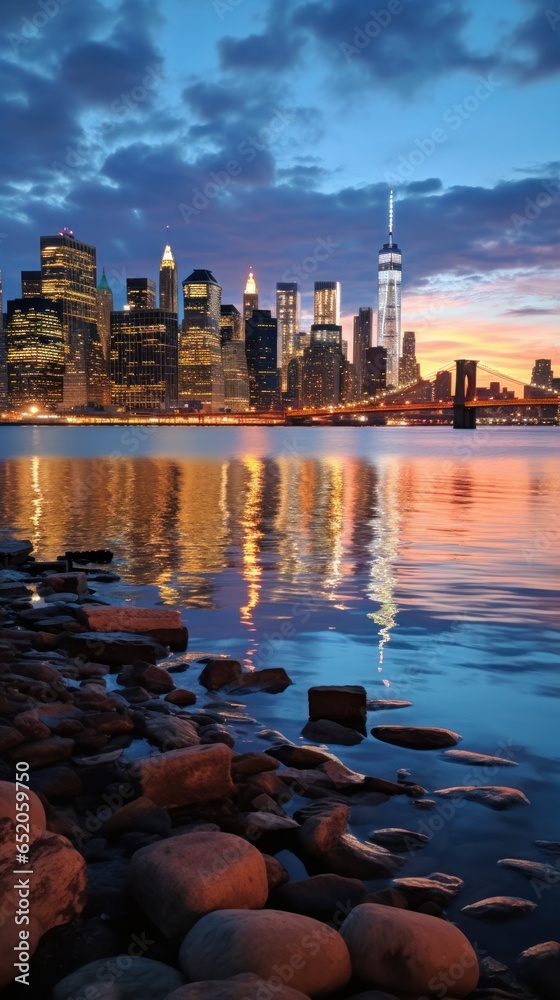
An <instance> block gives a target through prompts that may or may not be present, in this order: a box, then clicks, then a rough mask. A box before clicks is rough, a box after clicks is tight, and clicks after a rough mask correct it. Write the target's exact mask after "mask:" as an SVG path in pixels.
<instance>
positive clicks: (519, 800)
mask: <svg viewBox="0 0 560 1000" xmlns="http://www.w3.org/2000/svg"><path fill="white" fill-rule="evenodd" d="M434 795H439V796H440V798H442V799H468V800H469V801H472V802H480V803H481V804H482V805H483V806H489V808H490V809H509V808H510V807H511V806H519V805H524V806H528V805H530V803H529V799H528V798H527V796H526V795H524V794H523V792H520V791H519V789H517V788H506V787H505V786H503V785H459V786H457V787H456V788H440V789H438V790H437V791H435V792H434Z"/></svg>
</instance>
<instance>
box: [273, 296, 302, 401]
mask: <svg viewBox="0 0 560 1000" xmlns="http://www.w3.org/2000/svg"><path fill="white" fill-rule="evenodd" d="M299 315H300V295H299V290H298V286H297V282H295V281H279V282H278V284H277V285H276V317H277V320H278V336H279V338H280V354H281V358H282V391H283V392H285V391H286V389H287V386H288V364H289V363H290V361H291V359H292V358H293V357H294V356H295V354H296V350H295V339H296V335H297V333H298V331H299Z"/></svg>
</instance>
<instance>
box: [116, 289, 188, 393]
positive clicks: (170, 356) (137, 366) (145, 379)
mask: <svg viewBox="0 0 560 1000" xmlns="http://www.w3.org/2000/svg"><path fill="white" fill-rule="evenodd" d="M177 355H178V329H177V314H176V313H174V312H165V311H164V310H163V309H145V308H142V309H125V310H123V311H122V312H113V313H111V351H110V362H111V402H112V403H113V404H114V405H115V406H118V407H122V408H123V409H125V410H129V411H132V412H139V411H145V410H163V409H169V408H170V407H171V406H173V405H174V404H176V402H177V374H178V369H177Z"/></svg>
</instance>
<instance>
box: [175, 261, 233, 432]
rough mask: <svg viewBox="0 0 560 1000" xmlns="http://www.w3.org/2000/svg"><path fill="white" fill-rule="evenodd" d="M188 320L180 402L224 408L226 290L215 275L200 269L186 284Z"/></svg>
mask: <svg viewBox="0 0 560 1000" xmlns="http://www.w3.org/2000/svg"><path fill="white" fill-rule="evenodd" d="M183 302H184V307H185V318H184V320H183V324H182V329H181V334H180V336H179V402H180V403H188V404H193V403H200V404H202V406H203V407H204V409H207V410H212V411H214V412H216V411H218V410H221V409H223V407H224V402H225V401H224V369H223V362H222V342H221V333H220V320H221V306H222V289H221V286H220V285H219V284H218V282H217V281H216V279H215V277H214V275H213V274H212V272H211V271H208V270H205V269H201V268H197V269H195V270H194V271H193V272H192V274H190V275H189V277H188V278H186V279H185V281H184V282H183Z"/></svg>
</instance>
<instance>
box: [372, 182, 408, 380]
mask: <svg viewBox="0 0 560 1000" xmlns="http://www.w3.org/2000/svg"><path fill="white" fill-rule="evenodd" d="M393 217H394V213H393V192H392V191H391V199H390V210H389V240H388V242H387V243H385V244H384V245H383V248H382V249H381V250H380V251H379V267H378V311H377V345H378V347H384V348H385V350H386V351H387V386H388V387H394V388H395V387H396V386H398V384H399V359H400V356H401V295H402V253H401V251H400V249H399V247H398V246H397V244H396V243H395V242H394V241H393Z"/></svg>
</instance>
